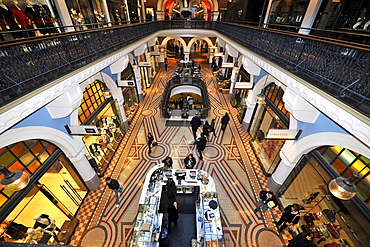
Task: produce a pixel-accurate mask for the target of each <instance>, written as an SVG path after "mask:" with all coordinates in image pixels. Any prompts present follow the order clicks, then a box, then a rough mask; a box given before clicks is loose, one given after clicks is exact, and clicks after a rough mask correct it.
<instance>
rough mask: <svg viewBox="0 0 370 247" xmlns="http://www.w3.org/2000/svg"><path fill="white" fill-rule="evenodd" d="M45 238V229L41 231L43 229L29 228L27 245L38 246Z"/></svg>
mask: <svg viewBox="0 0 370 247" xmlns="http://www.w3.org/2000/svg"><path fill="white" fill-rule="evenodd" d="M43 236H44V232H43V229H41V227H37V228H36V229H33V228H29V229H28V230H27V237H26V243H30V244H38V242H39V241H40V240H41V239H42V237H43Z"/></svg>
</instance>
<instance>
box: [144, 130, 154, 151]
mask: <svg viewBox="0 0 370 247" xmlns="http://www.w3.org/2000/svg"><path fill="white" fill-rule="evenodd" d="M146 143H147V144H148V148H149V154H150V153H151V152H152V145H153V143H154V137H153V135H152V133H150V132H149V133H148V135H147V136H146Z"/></svg>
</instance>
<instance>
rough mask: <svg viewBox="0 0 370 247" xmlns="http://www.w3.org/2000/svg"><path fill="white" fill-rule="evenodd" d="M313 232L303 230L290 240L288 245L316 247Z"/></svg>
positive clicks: (291, 246)
mask: <svg viewBox="0 0 370 247" xmlns="http://www.w3.org/2000/svg"><path fill="white" fill-rule="evenodd" d="M315 246H316V244H315V243H314V241H313V233H312V232H302V233H300V234H298V235H297V236H295V237H294V238H293V239H291V240H289V245H288V247H315Z"/></svg>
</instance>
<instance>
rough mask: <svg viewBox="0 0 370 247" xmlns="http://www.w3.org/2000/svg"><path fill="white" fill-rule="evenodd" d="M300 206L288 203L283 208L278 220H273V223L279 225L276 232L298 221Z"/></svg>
mask: <svg viewBox="0 0 370 247" xmlns="http://www.w3.org/2000/svg"><path fill="white" fill-rule="evenodd" d="M300 208H301V207H300V206H299V205H298V204H296V203H294V204H293V205H289V206H287V207H286V208H284V212H283V214H282V215H281V218H280V220H279V221H278V222H276V221H274V224H276V225H277V226H280V225H281V226H280V228H279V229H278V232H279V233H280V232H281V231H282V230H284V229H285V228H287V227H288V226H292V225H295V224H297V223H298V222H299V220H300V218H301V216H300V215H299V210H300Z"/></svg>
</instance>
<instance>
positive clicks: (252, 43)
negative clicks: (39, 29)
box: [0, 20, 370, 116]
mask: <svg viewBox="0 0 370 247" xmlns="http://www.w3.org/2000/svg"><path fill="white" fill-rule="evenodd" d="M175 28H182V29H187V28H191V29H210V30H214V31H217V32H219V33H221V34H223V35H225V36H227V37H229V38H230V39H232V40H233V41H235V42H237V43H239V44H241V45H242V46H244V47H246V48H247V49H250V50H251V51H253V52H255V53H257V54H260V55H262V56H263V57H265V58H266V59H269V60H271V61H272V62H274V63H276V64H277V65H279V66H281V67H284V68H286V69H287V70H289V71H291V72H292V73H294V74H296V75H297V76H299V77H301V78H302V79H304V80H306V81H307V82H309V83H311V84H312V85H314V86H316V87H317V88H319V89H321V90H323V91H325V92H327V93H329V94H330V95H332V96H334V97H336V98H337V99H339V100H341V101H343V102H345V103H346V104H348V105H350V106H351V107H353V108H354V109H356V110H358V111H360V112H362V113H363V114H365V115H367V116H370V79H369V74H370V49H369V47H368V46H365V45H361V44H359V45H358V46H353V45H352V46H351V45H349V44H345V42H342V43H340V42H334V41H332V40H330V41H329V40H328V39H324V38H317V37H314V36H309V35H299V34H295V33H288V32H282V31H279V30H272V29H264V28H258V27H252V26H245V25H239V24H231V23H225V22H209V21H201V20H191V21H188V20H185V21H184V20H174V21H154V22H147V23H142V24H133V25H127V26H120V27H110V28H104V29H98V30H90V31H84V32H73V33H63V34H58V35H53V36H47V37H42V38H39V39H33V40H28V41H23V42H17V43H12V44H7V45H2V46H0V47H1V50H0V57H1V59H0V71H1V73H0V106H3V105H5V104H7V103H9V102H11V101H13V100H15V99H17V98H19V97H21V96H23V95H25V94H27V93H29V92H31V91H32V90H35V89H36V88H39V87H41V86H43V85H46V84H48V83H49V82H51V81H53V80H55V79H57V78H59V77H61V76H63V75H66V74H68V73H70V72H72V71H75V70H76V69H78V68H80V67H82V66H84V65H86V64H88V63H90V62H93V61H95V60H96V59H98V58H100V57H102V56H104V55H108V54H110V53H112V52H114V51H115V50H117V49H120V48H122V47H125V46H127V45H129V44H131V43H133V42H135V41H137V40H139V39H141V38H144V37H146V36H148V35H150V34H152V33H154V32H156V31H159V30H163V29H175Z"/></svg>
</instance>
